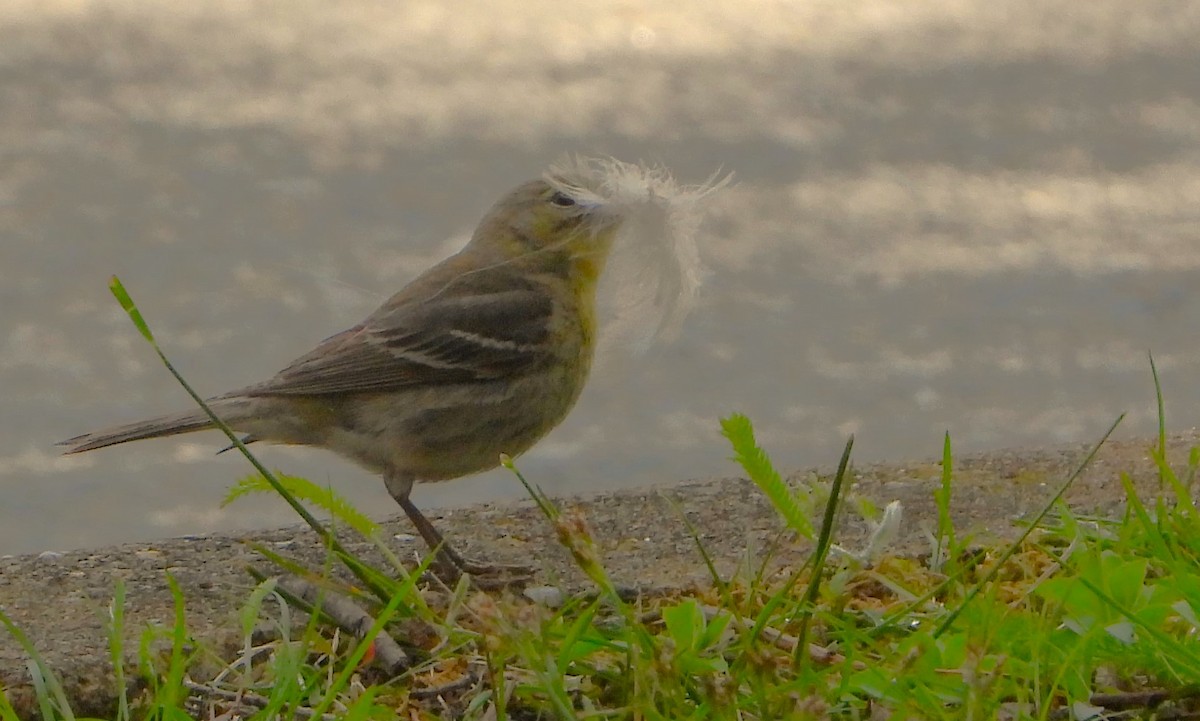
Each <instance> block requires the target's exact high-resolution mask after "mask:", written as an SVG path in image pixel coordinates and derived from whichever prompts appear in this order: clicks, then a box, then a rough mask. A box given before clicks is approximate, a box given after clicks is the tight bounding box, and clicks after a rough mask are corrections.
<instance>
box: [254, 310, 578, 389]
mask: <svg viewBox="0 0 1200 721" xmlns="http://www.w3.org/2000/svg"><path fill="white" fill-rule="evenodd" d="M475 290H478V288H476V289H475ZM403 296H404V294H401V295H400V296H397V297H396V298H394V299H393V300H392V301H389V302H388V303H387V304H385V305H384V306H383V307H381V308H380V309H379V310H378V311H376V312H375V313H374V314H372V315H371V317H369V318H368V319H367V320H366V321H364V322H363V323H361V324H359V325H357V326H355V327H353V328H351V329H349V330H347V331H344V332H342V333H339V334H337V335H335V336H333V337H331V338H328V339H327V340H325V341H324V342H322V343H321V344H320V345H318V346H317V347H316V348H314V349H313V350H312V351H311V352H309V353H308V354H306V355H304V356H302V357H300V358H298V359H297V360H296V361H295V362H294V363H292V364H291V365H290V366H288V367H287V368H285V369H283V370H282V371H280V372H279V373H278V374H276V375H275V377H274V378H272V379H271V380H269V381H267V382H265V383H262V384H260V385H257V386H253V387H251V388H249V389H246V390H245V391H242V392H241V394H243V395H323V394H329V393H371V392H379V391H388V390H396V389H400V388H405V387H412V386H419V385H439V384H446V383H470V382H473V381H483V380H495V379H497V378H504V377H507V376H512V375H519V374H522V373H525V372H528V371H530V370H532V369H534V368H536V367H539V366H540V365H541V364H543V363H545V362H547V361H548V360H550V352H551V351H550V349H549V348H548V347H547V345H546V344H545V342H544V341H545V340H546V338H547V336H548V334H549V324H550V320H551V316H552V314H553V310H554V309H553V304H552V303H551V301H550V299H549V298H548V297H546V296H545V294H543V293H538V292H536V290H534V289H533V288H531V287H523V288H522V287H519V288H516V289H510V290H493V291H491V292H485V293H482V294H462V293H454V292H447V293H444V294H442V295H440V296H437V297H435V298H434V299H429V298H425V299H422V300H421V301H420V302H404V300H405V298H404V297H403Z"/></svg>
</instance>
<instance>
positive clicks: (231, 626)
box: [0, 432, 1200, 718]
mask: <svg viewBox="0 0 1200 721" xmlns="http://www.w3.org/2000/svg"><path fill="white" fill-rule="evenodd" d="M1198 438H1200V436H1197V434H1196V433H1195V432H1192V433H1190V434H1187V435H1182V436H1176V437H1172V438H1171V439H1169V443H1168V449H1169V450H1168V459H1169V462H1170V463H1171V465H1172V467H1173V468H1175V469H1176V472H1178V473H1179V474H1180V477H1184V476H1185V475H1186V469H1187V461H1188V454H1189V452H1190V449H1191V448H1192V447H1193V446H1195V445H1196V444H1197V439H1198ZM1152 445H1153V441H1151V440H1134V441H1120V442H1109V443H1108V444H1106V445H1104V446H1103V447H1102V448H1101V449H1100V451H1099V452H1098V453H1097V455H1096V457H1095V458H1094V459H1093V461H1092V463H1091V464H1090V465H1088V466H1087V468H1086V469H1085V470H1084V472H1083V473H1082V474H1081V475H1080V476H1079V478H1078V479H1077V480H1076V481H1075V483H1074V484H1073V485H1072V486H1071V488H1070V490H1069V491H1068V492H1067V494H1066V498H1067V500H1068V502H1069V503H1070V504H1071V505H1072V507H1074V508H1075V509H1076V510H1077V511H1078V512H1081V513H1088V514H1099V515H1104V516H1110V517H1111V516H1116V515H1119V514H1120V513H1121V512H1122V511H1123V509H1124V502H1125V492H1124V490H1123V488H1122V485H1121V481H1120V476H1121V473H1122V472H1127V473H1129V474H1130V476H1131V477H1132V478H1133V480H1134V482H1135V485H1136V487H1137V488H1138V489H1139V492H1140V493H1141V494H1142V497H1143V498H1148V497H1151V496H1153V495H1154V494H1155V493H1156V492H1157V491H1158V482H1159V481H1158V478H1159V477H1158V473H1157V471H1156V469H1155V466H1154V464H1153V463H1152V461H1151V459H1150V456H1149V453H1148V451H1149V449H1150V448H1151V447H1152ZM1090 450H1091V447H1090V446H1082V445H1080V446H1071V447H1065V448H1059V449H1052V450H1003V451H997V452H992V453H987V454H982V455H978V456H974V457H968V458H961V459H955V461H954V468H953V473H954V476H953V477H954V485H953V500H952V504H951V509H952V514H953V517H954V522H955V524H956V528H958V529H959V531H960V533H961V532H964V531H966V532H972V533H974V534H976V538H977V540H978V541H979V542H980V543H986V542H988V541H997V540H1003V539H1005V538H1011V537H1013V536H1015V535H1016V534H1017V533H1020V531H1021V530H1022V529H1023V526H1022V524H1021V523H1020V521H1021V519H1022V518H1024V517H1026V516H1028V515H1030V514H1032V513H1036V512H1037V511H1038V510H1040V508H1041V507H1042V505H1043V504H1044V502H1045V501H1046V499H1048V498H1049V497H1051V496H1052V495H1053V494H1054V492H1055V491H1056V490H1057V489H1058V488H1059V487H1060V485H1061V484H1062V483H1063V482H1064V481H1065V480H1066V479H1067V478H1068V477H1069V476H1070V475H1071V473H1072V472H1073V471H1075V469H1076V468H1078V467H1079V465H1080V464H1081V463H1082V462H1083V461H1084V459H1085V458H1086V457H1087V455H1088V453H1089V452H1090ZM852 470H853V476H854V480H855V485H854V491H853V492H854V493H856V494H858V495H860V496H863V497H865V498H868V499H870V500H872V501H873V502H874V503H875V504H876V505H878V506H880V507H882V506H883V505H884V504H886V503H888V502H891V501H900V502H901V504H902V505H903V523H902V527H901V528H902V530H901V535H900V538H899V539H898V540H897V541H896V542H895V544H893V546H892V547H891V550H892V551H893V552H895V553H899V554H920V553H923V552H926V551H928V550H929V541H928V538H929V534H928V530H929V529H931V528H932V527H933V525H934V522H935V519H936V508H935V505H934V501H933V492H934V490H935V489H936V488H937V487H938V486H939V484H940V479H941V474H942V468H941V464H940V463H939V462H937V461H921V462H914V463H903V464H878V465H872V466H868V467H856V468H853V469H852ZM828 473H829V469H821V470H820V471H816V470H806V471H801V472H797V473H795V474H793V476H792V478H791V480H793V481H797V482H799V481H805V480H809V479H812V478H814V477H817V476H821V475H822V474H828ZM559 503H560V505H561V506H563V507H577V508H579V509H580V510H582V511H583V513H584V514H585V515H586V517H587V519H588V522H589V524H590V526H591V528H592V531H593V533H594V537H595V539H596V542H597V544H598V548H599V549H600V551H601V552H602V555H603V562H604V563H605V565H606V567H607V568H608V570H609V572H610V574H611V575H612V576H613V578H614V579H615V580H616V581H617V582H618V583H619V584H623V585H626V586H629V587H634V588H653V589H655V590H663V589H682V588H686V587H689V586H693V585H696V584H704V583H705V579H706V578H707V572H706V569H705V566H704V563H703V562H702V560H701V557H700V555H699V554H698V552H697V550H696V543H695V540H694V538H693V537H692V535H691V533H690V532H689V530H688V524H686V523H684V521H683V520H682V517H686V518H687V520H688V522H690V524H691V525H692V526H693V527H694V528H695V529H697V531H698V534H699V537H700V540H701V541H702V542H703V543H704V546H705V548H706V549H707V551H708V553H709V554H711V556H712V557H713V559H714V560H715V562H716V566H717V568H718V569H719V570H720V571H721V573H723V574H729V573H731V572H732V571H734V570H735V569H736V568H737V566H738V564H739V561H742V560H744V559H748V558H755V557H757V556H758V554H761V553H762V552H763V551H764V549H767V548H770V547H771V546H772V545H773V544H777V543H779V539H780V538H781V531H782V530H783V526H782V522H781V521H780V519H779V517H778V515H777V514H776V513H775V512H774V511H773V510H772V508H771V507H770V504H769V503H768V501H767V500H766V498H765V497H764V496H763V494H762V493H761V492H760V491H759V490H758V489H757V488H756V487H755V486H754V485H753V484H752V483H750V482H749V481H747V480H745V479H741V478H715V479H710V480H705V481H689V482H684V483H679V484H677V485H672V486H668V487H659V488H653V489H647V490H640V491H627V492H620V493H612V494H605V495H597V496H594V497H589V498H573V499H566V500H562V501H560V502H559ZM849 505H851V506H852V505H853V504H849ZM429 516H430V518H431V519H432V520H433V521H434V522H435V524H436V525H437V526H438V527H439V528H440V529H441V530H442V531H443V532H444V533H445V535H446V536H447V537H448V538H449V539H452V540H453V543H454V544H455V545H456V547H457V548H458V549H459V550H460V551H462V552H464V553H465V554H466V555H469V556H473V557H476V558H486V559H488V560H491V561H496V562H500V563H521V564H527V565H532V566H534V567H535V568H536V569H537V575H536V578H535V579H534V581H533V583H534V584H548V585H552V586H557V587H559V588H562V589H564V590H567V591H574V590H582V589H585V588H586V587H587V581H586V579H585V578H583V577H582V574H581V573H580V572H579V571H578V569H576V568H575V566H574V564H573V563H572V561H571V558H570V556H569V554H568V553H567V552H566V551H565V550H564V549H563V548H562V547H561V546H559V544H558V543H557V542H556V541H555V539H554V535H553V529H552V528H551V526H550V524H549V523H548V522H547V521H546V520H545V518H544V517H542V516H541V514H540V513H539V511H538V509H537V508H536V507H535V506H534V505H533V503H532V502H523V503H516V504H504V505H482V506H476V507H469V508H462V509H454V510H452V511H441V512H432V511H431V512H430V513H429ZM384 525H385V531H386V533H387V536H388V537H390V538H392V539H393V540H392V546H393V548H395V549H396V550H397V551H398V552H400V554H401V555H402V557H415V556H416V554H418V553H419V552H420V551H422V550H423V548H422V547H421V545H420V541H419V539H415V538H414V537H413V536H412V529H411V528H410V527H409V526H408V524H407V521H406V520H405V519H404V518H403V517H401V518H398V519H394V520H392V521H390V522H387V523H385V524H384ZM869 532H870V526H869V525H868V524H867V523H866V522H864V521H863V520H861V519H860V518H858V516H857V514H855V513H852V512H848V513H846V514H844V518H843V521H842V523H841V525H840V527H839V529H838V543H839V544H840V545H842V546H843V547H846V548H851V549H854V548H859V547H861V546H862V544H863V542H864V540H865V538H866V537H867V535H868V534H869ZM784 538H785V539H786V535H785V536H784ZM247 541H250V542H256V543H259V544H264V545H266V546H267V547H270V548H273V549H274V550H276V551H279V552H281V553H285V554H287V555H290V556H292V557H294V558H298V559H300V560H302V561H307V562H309V563H310V564H312V565H316V566H319V565H320V564H321V563H322V561H323V559H324V555H325V554H324V552H323V550H322V548H321V547H320V545H319V544H318V543H316V541H315V537H314V534H312V532H311V531H309V530H308V529H307V528H304V527H292V528H284V529H278V530H271V531H255V532H250V533H247V534H245V535H243V536H210V537H187V538H177V539H169V540H162V541H154V542H148V543H133V544H125V545H121V546H115V547H111V548H101V549H94V550H81V551H73V552H70V553H65V554H50V553H47V554H40V555H26V556H5V557H0V609H2V610H3V611H4V613H6V614H7V615H8V616H9V617H10V618H11V619H12V620H13V621H14V622H15V623H16V624H17V626H19V627H20V628H21V629H22V630H23V631H24V633H25V634H26V635H27V636H28V638H29V639H30V640H31V641H32V643H33V644H34V645H35V646H36V648H37V649H38V652H39V653H40V654H41V656H42V658H43V659H44V660H45V661H46V662H47V664H48V665H49V666H50V668H51V669H52V670H53V671H54V672H55V673H56V674H58V676H59V678H60V679H61V680H62V681H63V683H64V686H65V688H66V691H67V695H68V697H69V698H70V699H71V700H72V702H73V708H74V709H75V712H76V713H77V714H81V715H92V716H101V717H103V716H111V715H112V710H113V709H114V708H115V689H114V687H113V683H112V672H111V663H110V658H109V642H108V639H107V632H106V624H107V618H108V609H109V604H110V602H111V600H112V597H113V591H114V584H115V582H116V580H117V579H123V580H124V583H125V587H126V604H125V615H126V636H127V638H126V639H125V648H126V649H133V650H136V649H137V644H138V638H139V636H140V634H141V632H142V630H143V629H145V628H146V627H147V626H149V625H152V624H160V625H163V626H168V627H169V626H170V624H171V623H172V620H173V618H174V609H173V600H172V595H171V592H170V589H169V586H168V584H167V576H168V573H169V574H170V575H171V576H172V577H173V578H174V579H175V580H176V581H177V582H178V584H179V586H180V587H181V589H182V591H183V595H184V597H185V598H186V601H187V624H188V628H189V630H190V632H191V634H192V636H193V638H195V639H196V640H197V641H200V642H201V643H206V644H208V645H210V646H211V647H213V648H215V649H217V650H218V651H220V650H222V649H232V648H235V647H236V646H237V645H239V644H240V639H239V637H238V631H237V628H238V622H237V611H238V609H239V607H240V605H241V604H242V602H243V601H244V599H245V598H246V594H247V592H248V591H249V590H250V588H251V587H252V586H253V584H254V582H253V579H252V578H251V577H250V575H249V574H248V573H247V572H246V568H247V567H250V566H254V567H258V568H260V569H262V570H263V571H264V572H266V571H269V567H268V564H267V563H266V562H265V561H264V560H263V559H262V558H261V557H260V556H258V554H257V553H256V552H255V551H253V550H252V549H251V548H249V547H248V545H247V543H246V542H247ZM346 543H347V545H348V546H350V547H351V548H352V549H353V550H356V551H362V552H363V555H365V556H368V557H371V556H373V555H374V554H373V553H372V552H371V547H370V545H369V544H367V543H365V542H361V541H359V542H357V543H356V542H355V541H354V539H347V541H346ZM805 551H806V546H805V544H803V543H801V542H792V541H790V540H785V542H784V543H783V545H782V547H781V548H780V550H779V551H778V558H779V562H780V563H782V564H787V563H789V562H794V561H796V560H798V559H801V558H803V555H804V553H805ZM27 660H28V659H27V657H26V655H25V653H24V651H23V650H22V649H21V647H20V646H19V645H18V644H17V643H16V641H15V640H14V639H13V638H12V637H11V636H9V635H8V634H0V687H3V688H7V689H8V694H9V698H10V699H11V700H12V701H13V702H14V704H16V705H17V711H18V713H19V714H20V715H21V717H23V718H24V717H28V716H31V715H33V714H34V710H33V707H32V706H30V705H29V704H30V703H31V699H32V695H31V693H30V682H29V674H28V671H27V669H26V662H27Z"/></svg>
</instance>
